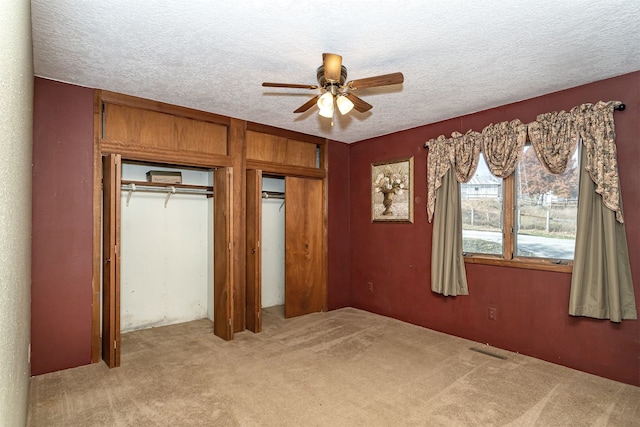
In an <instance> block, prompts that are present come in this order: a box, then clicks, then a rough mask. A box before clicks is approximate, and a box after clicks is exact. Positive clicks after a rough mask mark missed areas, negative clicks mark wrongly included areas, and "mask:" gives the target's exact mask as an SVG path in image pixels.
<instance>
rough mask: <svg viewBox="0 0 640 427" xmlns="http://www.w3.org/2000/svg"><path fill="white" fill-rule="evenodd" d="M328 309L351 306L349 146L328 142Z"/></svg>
mask: <svg viewBox="0 0 640 427" xmlns="http://www.w3.org/2000/svg"><path fill="white" fill-rule="evenodd" d="M328 147H329V177H328V183H329V201H328V204H329V215H328V216H329V218H328V228H329V236H328V239H329V248H330V250H329V254H328V256H329V260H328V263H329V274H328V276H329V277H328V283H329V286H328V292H327V305H328V307H329V310H335V309H336V308H341V307H346V306H348V305H349V304H350V299H351V295H350V291H351V286H350V284H349V275H350V262H349V261H350V252H351V245H350V241H349V238H348V236H349V207H350V205H351V203H350V202H349V199H350V193H349V146H348V145H346V144H342V143H339V142H335V141H329V145H328Z"/></svg>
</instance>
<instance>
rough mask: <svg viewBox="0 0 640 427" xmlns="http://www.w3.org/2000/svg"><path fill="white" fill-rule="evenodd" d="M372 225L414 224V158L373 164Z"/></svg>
mask: <svg viewBox="0 0 640 427" xmlns="http://www.w3.org/2000/svg"><path fill="white" fill-rule="evenodd" d="M371 222H409V223H413V157H410V158H408V159H398V160H393V161H389V162H379V163H372V164H371Z"/></svg>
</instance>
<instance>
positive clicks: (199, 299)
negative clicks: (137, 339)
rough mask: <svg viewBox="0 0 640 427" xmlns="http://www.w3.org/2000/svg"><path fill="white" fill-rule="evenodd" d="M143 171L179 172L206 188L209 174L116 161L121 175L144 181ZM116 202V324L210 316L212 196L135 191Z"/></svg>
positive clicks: (140, 325) (124, 327)
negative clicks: (118, 247) (118, 255)
mask: <svg viewBox="0 0 640 427" xmlns="http://www.w3.org/2000/svg"><path fill="white" fill-rule="evenodd" d="M149 170H168V171H180V172H182V182H183V183H184V184H193V185H205V186H211V185H212V183H213V173H212V172H211V171H206V170H191V169H176V168H167V167H158V166H155V165H154V166H149V165H138V164H127V163H123V165H122V179H123V180H133V181H146V179H147V178H146V173H147V172H148V171H149ZM127 196H128V191H126V190H123V191H122V200H121V234H120V235H121V245H122V250H121V281H120V295H121V300H120V325H121V331H122V332H127V331H131V330H136V329H144V328H149V327H154V326H161V325H169V324H174V323H181V322H187V321H191V320H195V319H202V318H205V317H208V318H210V319H213V199H212V198H208V197H206V196H204V195H191V194H178V193H176V194H173V195H171V197H170V199H169V201H168V203H167V205H166V207H165V200H166V193H150V192H143V191H136V192H134V193H133V194H132V195H131V198H130V200H129V205H128V206H127Z"/></svg>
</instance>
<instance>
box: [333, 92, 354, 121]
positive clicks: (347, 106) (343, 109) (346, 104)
mask: <svg viewBox="0 0 640 427" xmlns="http://www.w3.org/2000/svg"><path fill="white" fill-rule="evenodd" d="M336 104H337V105H338V110H339V111H340V114H342V115H343V116H344V115H345V114H347V113H348V112H349V111H351V110H352V109H353V102H351V100H350V99H349V98H347V97H346V96H344V95H338V96H337V97H336Z"/></svg>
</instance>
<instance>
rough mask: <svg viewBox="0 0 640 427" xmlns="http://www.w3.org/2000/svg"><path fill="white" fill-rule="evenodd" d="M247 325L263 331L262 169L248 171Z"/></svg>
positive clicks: (254, 329)
mask: <svg viewBox="0 0 640 427" xmlns="http://www.w3.org/2000/svg"><path fill="white" fill-rule="evenodd" d="M246 182H247V206H246V208H247V209H246V212H247V227H246V230H247V252H246V254H247V262H246V268H247V273H246V274H247V281H246V282H247V292H246V297H247V305H246V320H245V323H246V327H247V329H249V330H250V331H252V332H261V331H262V245H261V243H260V241H261V240H262V171H260V170H248V171H247V181H246Z"/></svg>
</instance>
